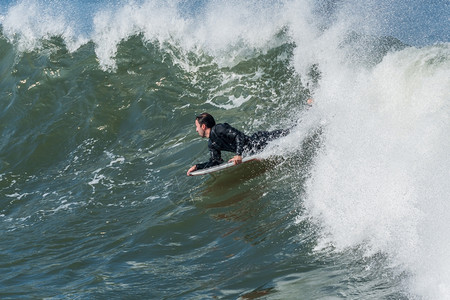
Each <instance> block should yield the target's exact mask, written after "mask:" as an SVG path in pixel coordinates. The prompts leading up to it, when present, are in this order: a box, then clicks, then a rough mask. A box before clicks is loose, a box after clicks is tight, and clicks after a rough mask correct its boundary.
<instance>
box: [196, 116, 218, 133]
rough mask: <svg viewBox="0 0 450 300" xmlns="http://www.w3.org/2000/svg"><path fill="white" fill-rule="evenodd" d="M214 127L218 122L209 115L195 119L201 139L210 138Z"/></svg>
mask: <svg viewBox="0 0 450 300" xmlns="http://www.w3.org/2000/svg"><path fill="white" fill-rule="evenodd" d="M214 125H216V121H215V120H214V118H213V116H211V115H210V114H208V113H202V114H200V115H198V116H197V117H196V118H195V127H196V131H197V132H198V134H199V135H200V136H201V137H209V132H210V131H211V128H213V127H214Z"/></svg>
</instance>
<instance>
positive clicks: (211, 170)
mask: <svg viewBox="0 0 450 300" xmlns="http://www.w3.org/2000/svg"><path fill="white" fill-rule="evenodd" d="M254 160H260V158H258V157H257V156H248V157H244V158H243V159H242V163H241V164H243V163H246V162H249V161H254ZM241 164H240V165H241ZM234 166H238V165H235V164H234V162H227V163H223V164H220V165H217V166H214V167H211V168H206V169H201V170H197V171H194V172H191V175H192V176H199V175H206V174H211V173H214V172H218V171H221V170H225V169H228V168H231V167H234Z"/></svg>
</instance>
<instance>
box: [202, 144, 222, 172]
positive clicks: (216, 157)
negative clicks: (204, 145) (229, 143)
mask: <svg viewBox="0 0 450 300" xmlns="http://www.w3.org/2000/svg"><path fill="white" fill-rule="evenodd" d="M209 153H210V158H209V161H207V162H205V163H201V164H196V166H197V170H201V169H206V168H211V167H214V166H217V165H220V164H221V163H223V159H222V154H221V152H220V151H219V150H217V149H214V148H209Z"/></svg>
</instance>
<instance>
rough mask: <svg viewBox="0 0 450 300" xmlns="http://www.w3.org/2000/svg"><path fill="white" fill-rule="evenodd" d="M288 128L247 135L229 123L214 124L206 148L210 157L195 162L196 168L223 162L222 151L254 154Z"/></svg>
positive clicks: (284, 132)
mask: <svg viewBox="0 0 450 300" xmlns="http://www.w3.org/2000/svg"><path fill="white" fill-rule="evenodd" d="M288 133H289V130H283V129H281V130H275V131H258V132H256V133H254V134H253V135H251V136H247V135H245V134H244V133H242V132H240V131H239V130H237V129H236V128H233V127H231V126H230V125H229V124H227V123H224V124H216V125H215V126H214V127H213V128H211V132H210V134H209V142H208V148H209V153H210V155H211V156H210V159H209V161H208V162H205V163H201V164H197V165H196V166H197V170H200V169H205V168H210V167H213V166H216V165H219V164H221V163H223V159H222V155H221V153H222V151H228V152H234V153H236V155H241V156H242V154H243V153H246V154H254V153H256V152H258V151H261V150H262V149H263V148H264V147H265V146H267V144H268V142H270V141H272V140H274V139H277V138H279V137H282V136H285V135H287V134H288Z"/></svg>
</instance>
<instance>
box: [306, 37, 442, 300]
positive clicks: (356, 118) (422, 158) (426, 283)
mask: <svg viewBox="0 0 450 300" xmlns="http://www.w3.org/2000/svg"><path fill="white" fill-rule="evenodd" d="M449 58H450V45H442V46H434V47H428V48H423V49H415V48H407V49H405V50H403V51H400V52H396V53H392V54H389V55H387V56H386V57H385V58H384V60H383V61H382V62H381V63H380V64H378V65H377V66H376V67H375V68H373V69H365V70H362V69H360V68H352V67H351V66H349V65H344V64H336V63H335V62H333V63H331V64H328V65H327V63H326V62H325V63H324V64H322V70H324V72H323V77H322V80H321V87H320V88H319V89H318V90H317V93H316V100H317V101H316V105H317V107H318V109H319V110H320V111H321V115H322V117H323V118H324V119H325V120H326V124H327V125H326V126H325V130H324V141H325V142H324V145H323V148H322V149H321V152H320V153H319V155H318V157H317V160H316V165H315V167H314V169H313V176H312V177H311V178H310V180H309V185H308V199H307V202H306V203H307V206H308V209H309V211H310V212H311V214H312V215H313V216H314V217H315V218H317V219H318V220H320V222H321V225H322V226H323V227H324V229H325V232H328V233H330V234H331V235H330V236H329V237H327V238H329V242H330V243H332V244H333V245H334V246H335V247H336V248H337V249H345V248H347V247H356V246H358V245H364V246H365V247H366V249H367V251H368V254H373V253H376V252H382V253H386V254H387V255H388V256H390V257H391V258H392V262H393V263H394V264H397V265H400V266H402V268H405V269H406V270H407V271H409V272H410V273H411V274H413V276H412V281H411V282H410V283H411V290H412V291H414V292H417V293H418V294H419V295H422V296H425V297H427V298H430V299H449V295H450V293H449V288H450V271H449V270H450V260H449V259H448V251H450V238H449V235H448V228H450V204H449V201H448V200H449V196H450V186H449V184H448V178H449V176H450V173H449V172H450V171H449V170H450V156H449V154H448V153H449V152H448V149H450V136H449V135H448V128H449V127H450V120H449V113H450V106H449V102H448V100H449V98H448V97H449V95H450V59H449Z"/></svg>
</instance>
